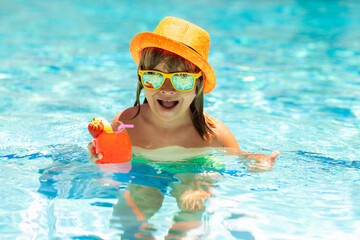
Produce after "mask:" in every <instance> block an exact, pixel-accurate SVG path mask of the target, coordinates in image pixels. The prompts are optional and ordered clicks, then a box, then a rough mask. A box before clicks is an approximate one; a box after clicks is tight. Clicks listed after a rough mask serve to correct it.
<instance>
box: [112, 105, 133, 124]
mask: <svg viewBox="0 0 360 240" xmlns="http://www.w3.org/2000/svg"><path fill="white" fill-rule="evenodd" d="M138 110H139V108H138V107H130V108H127V109H124V110H122V111H121V112H119V113H118V114H117V115H116V116H115V118H114V121H122V122H124V123H131V122H133V121H132V120H133V119H134V117H135V116H136V115H137V113H138Z"/></svg>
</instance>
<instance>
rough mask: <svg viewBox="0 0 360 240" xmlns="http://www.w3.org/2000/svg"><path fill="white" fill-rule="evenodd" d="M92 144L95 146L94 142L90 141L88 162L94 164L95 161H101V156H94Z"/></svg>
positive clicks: (99, 154)
mask: <svg viewBox="0 0 360 240" xmlns="http://www.w3.org/2000/svg"><path fill="white" fill-rule="evenodd" d="M94 144H95V142H94V140H92V141H90V142H89V144H88V150H89V152H90V162H93V163H96V161H97V160H99V159H101V158H102V157H103V156H102V154H101V153H98V154H96V153H95V152H94V149H93V146H94Z"/></svg>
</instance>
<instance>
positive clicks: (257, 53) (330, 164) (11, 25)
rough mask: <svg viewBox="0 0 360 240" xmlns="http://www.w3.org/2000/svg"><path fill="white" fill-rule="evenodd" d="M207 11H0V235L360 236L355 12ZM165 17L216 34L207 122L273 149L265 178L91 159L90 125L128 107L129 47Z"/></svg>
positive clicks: (128, 6)
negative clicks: (198, 193)
mask: <svg viewBox="0 0 360 240" xmlns="http://www.w3.org/2000/svg"><path fill="white" fill-rule="evenodd" d="M210 3H211V4H209V1H205V0H203V1H184V2H183V4H181V5H178V2H177V1H167V2H163V1H136V2H135V1H134V2H130V1H126V2H125V1H121V2H120V1H115V0H107V1H94V0H89V1H80V0H76V1H70V0H64V1H56V0H55V1H51V2H49V1H47V2H45V1H40V0H33V1H24V0H15V1H0V6H1V8H0V16H1V19H2V21H0V82H1V84H0V112H1V114H0V120H1V121H0V164H1V167H0V200H1V201H0V235H1V238H2V239H16V238H18V239H119V238H120V236H122V239H133V238H134V237H135V234H136V236H139V237H140V236H145V235H141V234H147V235H148V236H153V237H154V238H156V239H163V238H164V236H166V235H167V234H168V230H169V228H170V226H171V225H172V224H173V223H174V222H186V221H187V222H188V223H190V224H192V223H194V222H197V221H201V223H202V224H201V225H200V226H198V227H197V228H195V229H193V230H190V231H188V232H187V233H186V238H188V239H356V238H357V237H358V236H359V235H360V230H359V229H360V220H359V219H360V195H359V189H360V185H359V184H360V170H359V168H360V159H359V156H360V134H359V133H360V124H359V123H360V94H359V90H360V67H359V62H360V51H359V49H360V42H359V41H358V40H359V39H360V32H359V31H358V29H359V27H360V17H359V14H358V13H359V12H360V3H359V2H358V1H355V0H354V1H350V0H349V1H336V0H333V1H325V0H324V1H311V2H310V1H295V0H277V1H265V0H261V1H256V2H255V1H245V0H244V1H230V0H226V1H210ZM167 15H174V16H178V17H181V18H184V19H187V20H189V21H192V22H194V23H196V24H198V25H199V26H201V27H203V28H204V29H206V30H207V31H208V32H209V33H210V36H211V40H212V42H211V48H210V55H209V62H210V63H211V64H212V66H213V67H214V70H215V72H216V73H217V78H218V85H217V87H216V88H215V90H214V91H213V92H212V93H211V94H209V95H207V96H206V102H205V107H206V111H207V112H208V113H210V114H211V115H213V116H215V117H217V118H219V119H221V120H223V121H224V122H225V123H226V124H227V125H228V126H229V128H230V129H231V130H232V132H233V133H234V134H235V136H236V138H237V139H238V141H239V143H240V146H241V147H242V149H244V150H247V151H251V152H257V153H260V152H261V153H266V154H269V153H271V152H272V151H273V150H279V151H280V152H281V155H280V157H279V159H278V160H277V163H276V165H275V167H274V169H273V170H272V171H268V172H263V173H254V172H251V171H248V169H247V166H248V163H246V162H244V161H239V159H238V158H235V157H230V156H222V155H221V154H217V153H212V154H210V155H207V156H203V157H201V158H195V159H191V160H189V161H187V162H177V163H173V162H171V161H169V162H156V161H155V162H154V161H147V160H146V159H141V158H135V159H134V160H133V162H132V165H131V171H130V172H127V171H126V169H124V168H123V169H122V171H123V172H118V173H113V172H111V171H107V170H106V169H101V168H99V167H98V166H96V165H94V164H91V163H89V161H88V153H87V150H86V145H87V143H88V141H89V140H91V136H90V135H89V134H88V132H87V123H88V121H89V120H90V119H91V118H92V117H94V116H102V117H106V118H108V119H111V118H113V116H114V115H115V114H116V113H117V112H118V111H119V110H120V109H123V108H125V107H128V106H130V105H132V104H133V102H134V98H135V79H136V75H135V74H136V65H135V63H134V62H133V60H132V59H131V56H130V53H129V50H128V48H129V42H130V40H131V38H132V37H133V36H134V35H135V34H136V33H138V32H141V31H152V30H153V28H154V27H155V26H156V24H157V23H158V22H159V20H160V19H162V18H163V17H164V16H167ZM356 30H357V31H356ZM169 160H171V159H169ZM127 167H129V166H127ZM144 173H146V174H144ZM210 173H211V174H212V175H215V176H216V177H213V178H211V177H210V178H211V179H210V180H209V176H208V175H209V174H210ZM194 174H202V177H200V179H196V180H198V182H196V183H194V181H190V182H189V181H188V182H187V181H186V179H191V177H192V176H193V175H194ZM129 182H131V183H129ZM199 186H200V188H202V189H208V190H211V193H212V195H211V197H210V198H209V199H207V200H206V201H205V203H201V202H200V203H199V204H200V205H201V204H203V205H204V208H203V209H202V210H201V211H180V212H179V208H178V206H177V203H176V200H175V197H174V195H176V194H180V193H182V192H184V191H186V190H193V189H194V188H196V187H199ZM135 188H137V189H140V190H144V196H147V197H148V198H145V200H147V201H145V200H143V202H144V204H147V203H151V204H153V205H154V206H152V212H151V211H150V212H149V215H151V214H152V217H151V218H150V220H149V225H148V226H141V225H142V221H141V220H139V216H137V215H136V214H135V213H134V211H133V209H132V208H130V207H129V204H128V203H126V202H127V201H128V199H127V198H126V192H127V191H132V190H133V189H135ZM162 194H163V197H162ZM159 200H162V203H161V201H159ZM159 206H161V208H159ZM150 210H151V209H150ZM194 224H195V223H194ZM172 234H174V235H176V236H181V235H182V234H184V233H182V232H172Z"/></svg>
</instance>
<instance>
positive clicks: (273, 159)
mask: <svg viewBox="0 0 360 240" xmlns="http://www.w3.org/2000/svg"><path fill="white" fill-rule="evenodd" d="M279 154H280V152H279V151H275V152H273V153H272V154H271V155H270V156H269V157H268V158H267V162H268V164H269V165H273V164H274V162H275V160H276V158H277V157H278V156H279Z"/></svg>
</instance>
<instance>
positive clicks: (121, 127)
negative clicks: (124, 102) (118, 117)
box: [116, 124, 134, 133]
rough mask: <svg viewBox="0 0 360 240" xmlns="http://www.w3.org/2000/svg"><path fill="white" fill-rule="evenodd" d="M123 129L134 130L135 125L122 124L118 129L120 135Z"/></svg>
mask: <svg viewBox="0 0 360 240" xmlns="http://www.w3.org/2000/svg"><path fill="white" fill-rule="evenodd" d="M123 128H134V125H133V124H121V125H120V126H119V127H118V129H117V131H116V133H119V132H120V131H121V129H123Z"/></svg>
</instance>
